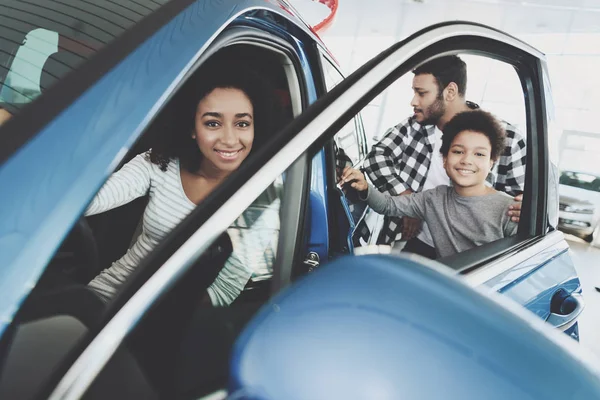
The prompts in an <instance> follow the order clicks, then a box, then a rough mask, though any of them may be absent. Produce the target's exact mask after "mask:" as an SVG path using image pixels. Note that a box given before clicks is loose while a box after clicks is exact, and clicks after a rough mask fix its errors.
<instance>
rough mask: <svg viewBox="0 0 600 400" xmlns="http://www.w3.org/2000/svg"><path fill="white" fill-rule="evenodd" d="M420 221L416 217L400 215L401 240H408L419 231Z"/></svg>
mask: <svg viewBox="0 0 600 400" xmlns="http://www.w3.org/2000/svg"><path fill="white" fill-rule="evenodd" d="M422 222H423V221H421V220H420V219H418V218H410V217H402V240H410V239H412V238H414V237H415V236H417V235H418V234H419V232H420V231H421V224H422Z"/></svg>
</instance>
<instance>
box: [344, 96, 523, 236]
mask: <svg viewBox="0 0 600 400" xmlns="http://www.w3.org/2000/svg"><path fill="white" fill-rule="evenodd" d="M469 106H470V107H471V108H478V106H477V105H476V104H474V103H470V102H469ZM504 124H505V129H506V148H505V150H504V154H503V155H502V156H501V157H500V159H499V160H498V162H497V163H496V165H495V166H494V170H493V171H492V172H491V173H490V175H489V176H488V178H487V180H488V181H489V182H490V183H491V184H492V185H493V186H494V188H495V189H496V190H498V191H502V192H505V193H508V194H510V195H512V196H516V195H517V194H520V193H522V192H523V187H524V184H525V159H526V148H525V140H524V139H523V137H522V136H521V135H520V134H519V133H518V132H517V130H516V128H515V127H513V126H512V125H510V124H508V123H506V122H504ZM434 138H435V125H425V126H422V125H420V124H419V123H418V122H417V121H416V120H414V118H412V117H410V118H408V119H407V120H405V121H404V122H402V123H400V124H398V125H396V126H395V127H393V128H391V129H389V130H388V131H387V132H386V133H385V135H384V137H383V138H382V139H381V140H380V141H379V143H377V144H375V145H373V148H372V150H371V152H370V153H369V154H368V156H367V158H366V159H365V163H364V169H365V172H366V173H367V175H368V176H369V178H370V179H371V182H373V185H374V186H375V187H376V188H377V189H378V190H379V191H380V192H387V193H389V194H391V195H392V196H397V195H399V194H400V193H402V192H404V191H405V190H407V189H411V190H412V191H413V192H419V191H421V189H422V188H423V184H424V183H425V179H426V178H427V172H428V170H429V165H430V163H431V155H432V153H433V144H432V140H433V139H434ZM401 221H402V219H401V218H398V217H387V216H386V217H384V220H383V226H382V228H381V232H380V234H379V237H378V238H377V243H378V244H390V243H392V242H394V241H395V240H398V239H399V237H398V236H399V235H400V233H401V232H402V224H401ZM369 235H370V229H369V227H367V226H366V224H365V223H362V224H361V226H359V227H357V232H356V234H355V238H356V239H358V238H362V239H364V240H368V238H369ZM355 242H356V240H355Z"/></svg>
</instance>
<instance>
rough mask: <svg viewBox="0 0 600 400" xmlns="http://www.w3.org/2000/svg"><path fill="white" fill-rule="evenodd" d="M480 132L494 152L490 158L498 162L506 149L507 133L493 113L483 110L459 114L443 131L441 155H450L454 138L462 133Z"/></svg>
mask: <svg viewBox="0 0 600 400" xmlns="http://www.w3.org/2000/svg"><path fill="white" fill-rule="evenodd" d="M464 131H474V132H479V133H481V134H483V135H485V136H487V138H488V139H489V141H490V145H491V146H492V152H491V154H490V158H491V159H492V160H493V161H497V160H498V158H500V156H501V155H502V154H503V153H504V150H505V147H506V131H505V130H504V128H502V125H500V122H498V120H497V119H496V117H494V116H493V115H492V114H491V113H489V112H487V111H483V110H473V111H464V112H461V113H458V114H456V115H455V116H454V118H452V119H451V120H450V121H449V122H448V123H447V124H446V125H445V126H444V129H442V132H443V133H444V134H443V135H442V148H441V149H440V153H442V155H443V156H444V157H446V156H447V155H448V152H449V151H450V146H451V145H452V141H453V140H454V138H455V137H456V136H457V135H458V134H459V133H461V132H464Z"/></svg>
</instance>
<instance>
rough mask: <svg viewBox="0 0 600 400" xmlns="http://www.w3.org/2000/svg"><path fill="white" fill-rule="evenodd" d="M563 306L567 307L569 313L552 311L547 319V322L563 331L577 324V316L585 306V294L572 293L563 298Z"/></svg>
mask: <svg viewBox="0 0 600 400" xmlns="http://www.w3.org/2000/svg"><path fill="white" fill-rule="evenodd" d="M561 308H564V309H566V310H567V313H566V314H559V313H555V312H552V313H550V315H549V316H548V318H547V319H546V322H548V323H550V324H552V326H554V327H555V328H557V329H560V330H561V331H566V330H567V329H569V328H570V327H572V326H573V324H575V322H576V321H577V318H578V317H579V315H580V314H581V312H582V311H583V309H584V308H585V302H584V301H583V296H582V295H581V294H579V293H571V294H570V295H569V296H567V297H565V298H564V299H563V305H562V306H561Z"/></svg>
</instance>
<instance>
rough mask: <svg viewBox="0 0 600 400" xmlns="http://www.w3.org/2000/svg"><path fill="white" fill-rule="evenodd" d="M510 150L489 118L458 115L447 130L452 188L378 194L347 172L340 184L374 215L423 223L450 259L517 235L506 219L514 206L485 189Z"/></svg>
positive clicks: (445, 161) (440, 254) (358, 176)
mask: <svg viewBox="0 0 600 400" xmlns="http://www.w3.org/2000/svg"><path fill="white" fill-rule="evenodd" d="M504 148H505V133H504V129H503V128H502V127H501V126H500V124H499V123H498V121H497V120H496V119H495V118H494V116H492V115H491V114H490V113H488V112H485V111H481V110H475V111H465V112H462V113H459V114H457V115H456V116H455V117H454V118H452V120H450V121H449V122H448V123H447V124H446V125H445V126H444V129H443V136H442V147H441V150H440V152H441V153H442V157H443V166H444V169H445V170H446V173H447V174H448V177H449V178H450V181H451V182H452V186H438V187H436V188H433V189H430V190H426V191H423V192H420V193H414V194H410V195H406V196H389V195H386V194H383V193H380V192H379V191H377V190H376V189H374V188H373V187H372V186H371V185H369V184H368V183H367V181H366V180H365V176H364V175H363V173H362V172H360V171H358V170H355V169H352V168H345V169H344V172H343V173H342V178H341V179H340V184H344V185H348V186H350V187H352V188H354V189H355V190H357V191H358V192H359V197H360V198H361V199H362V200H366V201H367V204H368V205H369V207H371V208H372V209H373V210H374V211H375V212H377V213H380V214H384V215H388V216H398V217H401V216H408V217H414V218H421V219H423V220H425V222H426V223H427V224H428V225H429V226H430V227H431V234H432V238H433V242H434V244H435V249H436V253H437V256H438V257H446V256H450V255H452V254H455V253H459V252H462V251H465V250H468V249H470V248H473V247H475V246H480V245H482V244H485V243H489V242H492V241H494V240H498V239H501V238H504V237H508V236H512V235H514V234H515V233H516V232H517V223H516V222H513V221H511V218H510V217H509V216H508V215H507V210H508V207H509V206H510V205H511V204H512V203H513V202H514V200H513V198H512V197H510V196H508V195H507V194H505V193H502V192H498V191H496V190H494V189H493V188H491V187H489V186H488V185H486V177H487V175H488V173H489V172H490V170H491V169H492V167H493V165H494V162H495V161H496V160H498V158H499V157H500V155H501V154H502V152H503V151H504Z"/></svg>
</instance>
